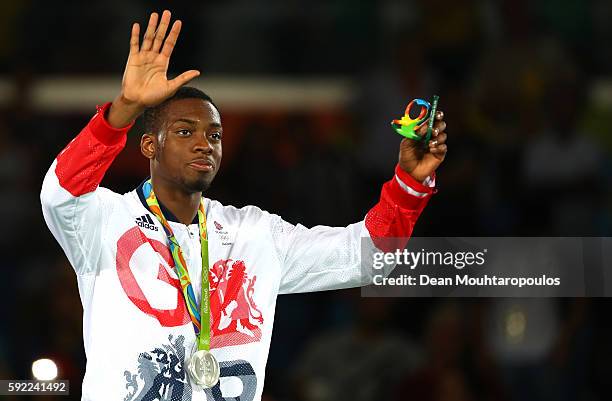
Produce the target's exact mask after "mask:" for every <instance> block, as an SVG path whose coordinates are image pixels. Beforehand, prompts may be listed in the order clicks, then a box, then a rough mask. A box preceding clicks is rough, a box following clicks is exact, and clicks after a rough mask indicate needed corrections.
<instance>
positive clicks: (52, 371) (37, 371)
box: [32, 359, 57, 380]
mask: <svg viewBox="0 0 612 401" xmlns="http://www.w3.org/2000/svg"><path fill="white" fill-rule="evenodd" d="M32 374H33V375H34V378H35V379H37V380H53V379H55V378H56V377H57V365H56V364H55V362H53V361H52V360H51V359H39V360H37V361H34V363H32Z"/></svg>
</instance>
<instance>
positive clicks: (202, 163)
mask: <svg viewBox="0 0 612 401" xmlns="http://www.w3.org/2000/svg"><path fill="white" fill-rule="evenodd" d="M188 166H189V167H191V168H192V169H194V170H197V171H213V170H214V168H215V165H214V164H213V162H211V161H210V160H207V159H196V160H193V161H191V162H190V163H189V164H188Z"/></svg>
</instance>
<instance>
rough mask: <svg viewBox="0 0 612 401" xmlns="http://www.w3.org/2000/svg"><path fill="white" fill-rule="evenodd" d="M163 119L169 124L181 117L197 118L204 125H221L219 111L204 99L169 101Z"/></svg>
mask: <svg viewBox="0 0 612 401" xmlns="http://www.w3.org/2000/svg"><path fill="white" fill-rule="evenodd" d="M162 118H163V120H165V122H166V123H167V124H172V123H173V122H175V121H177V120H180V119H189V120H195V121H198V122H200V123H203V124H204V125H211V124H216V125H221V116H220V115H219V111H218V110H217V108H216V107H215V106H213V105H212V104H211V103H210V102H208V101H206V100H203V99H197V98H195V99H177V100H173V101H171V102H169V103H168V104H167V105H166V106H165V107H164V111H163V117H162Z"/></svg>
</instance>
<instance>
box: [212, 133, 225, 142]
mask: <svg viewBox="0 0 612 401" xmlns="http://www.w3.org/2000/svg"><path fill="white" fill-rule="evenodd" d="M210 137H211V138H212V139H214V140H215V141H220V140H221V138H222V137H223V134H221V132H219V131H214V132H213V133H211V134H210Z"/></svg>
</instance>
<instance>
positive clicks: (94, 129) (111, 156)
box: [55, 103, 134, 197]
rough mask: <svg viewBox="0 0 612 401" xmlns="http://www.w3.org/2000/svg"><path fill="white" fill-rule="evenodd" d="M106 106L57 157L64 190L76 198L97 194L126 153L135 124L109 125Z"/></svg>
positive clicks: (60, 180) (56, 168) (58, 170)
mask: <svg viewBox="0 0 612 401" xmlns="http://www.w3.org/2000/svg"><path fill="white" fill-rule="evenodd" d="M110 105H111V104H110V103H106V104H105V105H104V106H102V107H98V112H97V113H96V115H95V116H94V117H93V118H92V119H91V120H90V121H89V123H88V124H87V125H86V126H85V128H83V130H82V131H81V133H80V134H79V135H78V136H77V137H76V138H74V139H73V140H72V141H71V142H70V143H69V144H68V146H66V148H64V150H62V151H61V153H60V154H59V155H58V156H57V165H56V166H55V174H56V175H57V178H58V180H59V183H60V185H61V186H62V188H64V189H65V190H67V191H68V192H70V193H71V194H72V195H73V196H75V197H77V196H81V195H84V194H86V193H89V192H92V191H94V190H95V189H96V188H97V187H98V185H100V182H101V181H102V178H103V177H104V174H105V173H106V170H108V168H109V167H110V165H111V163H112V162H113V160H115V157H116V156H117V155H118V154H119V152H121V150H123V148H124V146H125V143H126V140H127V132H128V131H129V130H130V128H132V125H134V123H133V122H132V123H131V124H130V125H128V126H127V127H124V128H114V127H112V126H110V125H109V124H108V122H107V121H106V119H105V114H106V112H107V110H108V108H109V107H110Z"/></svg>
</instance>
